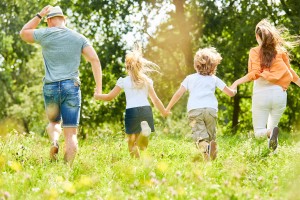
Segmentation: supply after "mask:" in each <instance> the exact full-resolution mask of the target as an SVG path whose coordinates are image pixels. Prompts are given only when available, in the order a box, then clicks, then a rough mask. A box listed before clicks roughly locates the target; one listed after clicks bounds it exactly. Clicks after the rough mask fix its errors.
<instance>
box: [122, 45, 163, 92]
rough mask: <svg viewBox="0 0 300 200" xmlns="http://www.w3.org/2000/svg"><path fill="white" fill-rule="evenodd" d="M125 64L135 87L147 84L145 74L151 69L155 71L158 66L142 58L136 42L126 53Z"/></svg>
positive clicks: (139, 47) (140, 49)
mask: <svg viewBox="0 0 300 200" xmlns="http://www.w3.org/2000/svg"><path fill="white" fill-rule="evenodd" d="M125 66H126V70H127V72H128V75H129V76H130V77H131V80H132V82H133V85H134V87H135V88H143V87H146V86H148V85H149V80H148V76H147V74H148V73H150V72H153V71H156V72H157V69H158V68H159V67H158V65H156V64H155V63H153V62H151V61H148V60H146V59H145V58H143V55H142V48H141V46H140V45H139V44H137V43H135V45H134V48H133V50H132V51H130V52H129V53H127V54H126V57H125Z"/></svg>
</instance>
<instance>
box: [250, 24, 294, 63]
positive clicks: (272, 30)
mask: <svg viewBox="0 0 300 200" xmlns="http://www.w3.org/2000/svg"><path fill="white" fill-rule="evenodd" d="M255 33H256V34H257V35H258V36H259V37H260V39H261V41H262V44H261V49H260V52H259V54H260V60H261V63H260V65H261V68H269V67H271V65H272V62H273V59H274V58H275V57H276V55H277V53H279V52H284V53H286V54H288V51H287V49H286V48H289V49H292V48H294V47H295V46H297V45H299V43H300V40H299V36H291V35H289V33H288V30H287V29H286V28H284V27H279V28H276V27H275V26H273V25H271V23H270V22H269V21H268V20H266V19H263V20H261V21H260V22H259V23H258V24H257V25H256V28H255ZM283 34H285V35H284V36H285V37H283V36H282V35H283Z"/></svg>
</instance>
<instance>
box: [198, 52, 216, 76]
mask: <svg viewBox="0 0 300 200" xmlns="http://www.w3.org/2000/svg"><path fill="white" fill-rule="evenodd" d="M221 60H222V57H221V55H220V54H219V53H218V52H217V50H216V48H214V47H209V48H204V49H199V50H198V51H197V52H196V55H195V57H194V68H195V69H196V71H197V72H198V73H199V74H201V75H203V76H211V75H215V74H216V71H217V66H218V64H220V63H221Z"/></svg>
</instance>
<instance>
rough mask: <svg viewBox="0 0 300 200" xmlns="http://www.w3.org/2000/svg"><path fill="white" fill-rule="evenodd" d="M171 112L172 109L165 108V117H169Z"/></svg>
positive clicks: (163, 114)
mask: <svg viewBox="0 0 300 200" xmlns="http://www.w3.org/2000/svg"><path fill="white" fill-rule="evenodd" d="M170 114H172V113H171V111H170V110H169V109H165V110H164V112H163V113H162V116H163V117H168V116H169V115H170Z"/></svg>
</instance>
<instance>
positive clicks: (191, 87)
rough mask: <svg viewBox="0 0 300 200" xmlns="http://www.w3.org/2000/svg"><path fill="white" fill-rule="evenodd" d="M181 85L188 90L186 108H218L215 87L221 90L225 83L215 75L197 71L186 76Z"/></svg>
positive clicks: (189, 109)
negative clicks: (206, 74) (204, 74)
mask: <svg viewBox="0 0 300 200" xmlns="http://www.w3.org/2000/svg"><path fill="white" fill-rule="evenodd" d="M181 85H182V86H183V87H184V88H185V89H186V90H188V91H189V93H190V96H189V99H188V104H187V110H188V111H191V110H193V109H197V108H214V109H216V110H218V100H217V98H216V96H215V90H216V88H219V89H220V90H223V89H224V88H225V86H226V84H225V83H224V82H223V81H222V80H221V79H219V78H218V77H216V76H215V75H213V76H203V75H200V74H198V73H195V74H191V75H189V76H187V77H186V78H185V79H184V80H183V82H182V83H181Z"/></svg>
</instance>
